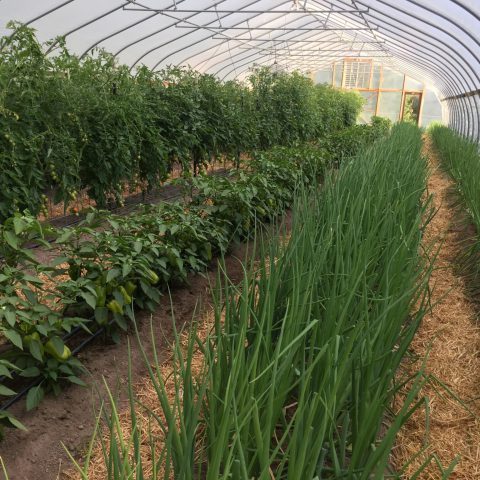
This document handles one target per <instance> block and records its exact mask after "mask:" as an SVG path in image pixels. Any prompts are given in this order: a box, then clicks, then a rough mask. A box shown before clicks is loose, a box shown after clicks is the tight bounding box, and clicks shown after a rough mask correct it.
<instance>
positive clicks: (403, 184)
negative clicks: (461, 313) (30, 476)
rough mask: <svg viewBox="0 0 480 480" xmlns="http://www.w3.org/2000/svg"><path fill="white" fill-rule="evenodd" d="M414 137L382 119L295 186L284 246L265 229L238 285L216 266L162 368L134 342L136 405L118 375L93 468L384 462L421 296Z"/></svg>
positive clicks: (127, 473)
mask: <svg viewBox="0 0 480 480" xmlns="http://www.w3.org/2000/svg"><path fill="white" fill-rule="evenodd" d="M421 145H422V141H421V133H420V131H419V129H418V128H417V127H415V126H413V125H409V124H402V125H398V126H395V127H394V128H393V131H392V134H391V136H390V137H389V138H387V139H386V140H381V141H379V142H377V143H376V145H375V146H374V147H372V148H371V149H367V150H364V151H363V152H361V153H360V155H359V156H358V157H357V158H355V160H354V161H351V162H345V163H344V164H342V165H341V166H340V169H339V171H335V172H331V173H330V174H328V173H327V175H326V179H325V182H324V185H323V187H322V188H321V189H318V188H308V187H307V188H301V189H300V190H299V191H297V195H296V204H295V207H294V211H293V220H294V224H293V228H292V231H291V236H290V239H289V241H288V244H287V245H285V244H284V239H283V238H281V236H280V235H278V236H276V237H274V238H273V239H271V240H270V241H269V242H268V243H267V244H265V245H264V246H263V247H261V249H260V252H259V253H260V254H261V255H260V260H259V264H254V262H252V263H251V265H246V267H245V272H246V273H245V276H244V280H243V281H242V283H241V284H240V285H232V284H231V283H230V282H229V280H228V278H223V280H222V278H220V279H219V280H220V282H219V283H221V284H222V283H223V287H222V288H219V289H218V290H215V292H214V297H215V302H214V313H215V322H214V328H213V331H212V332H211V333H210V334H209V335H208V337H207V338H206V339H203V340H200V339H199V338H198V336H197V333H196V331H195V328H193V329H192V330H191V332H190V334H189V335H188V341H185V340H184V339H183V338H182V339H181V338H180V336H179V337H177V340H178V341H177V344H176V350H175V363H174V365H173V367H172V374H171V375H169V378H168V379H165V378H163V371H164V370H163V368H162V367H161V366H159V365H158V364H157V365H153V366H152V367H151V366H150V365H151V360H150V359H147V358H146V356H145V360H146V364H147V366H148V368H149V369H150V370H149V371H150V379H151V382H152V384H153V387H154V389H153V391H155V392H156V395H157V396H158V398H155V399H154V400H153V403H152V410H148V409H145V408H144V402H145V399H143V400H142V403H141V404H138V403H137V401H136V399H135V397H134V394H133V389H132V388H131V389H130V400H131V409H130V410H131V415H132V416H131V422H132V423H131V426H129V427H128V428H126V431H122V429H121V428H120V426H121V422H120V419H119V416H118V415H119V414H118V413H117V412H118V409H117V408H116V406H115V404H114V403H113V404H112V407H113V408H112V409H110V410H109V411H111V412H112V415H111V416H110V417H109V425H107V428H106V429H105V430H103V429H101V431H102V432H109V433H110V436H109V437H108V438H107V442H105V443H103V444H102V446H103V448H102V449H101V450H100V449H98V450H97V451H98V452H99V455H103V456H104V458H103V460H104V467H105V470H106V472H107V473H106V474H105V476H106V477H107V476H108V478H112V479H120V478H133V477H136V478H147V477H148V478H150V476H149V474H148V473H147V472H153V474H152V478H164V479H169V478H188V479H194V478H205V479H207V480H209V479H212V480H213V479H215V480H218V479H229V478H235V479H240V478H243V479H246V478H258V479H270V478H285V479H300V478H302V479H312V478H322V479H333V478H350V479H378V480H380V479H383V478H385V475H389V474H390V473H391V474H392V477H393V476H395V474H394V473H392V469H393V466H392V465H391V464H390V454H391V449H392V446H393V443H394V438H395V435H396V433H397V432H398V430H399V429H400V427H401V426H402V424H403V423H404V422H405V421H406V420H407V419H408V417H409V416H410V414H411V413H412V411H413V410H415V409H416V408H418V405H420V403H421V401H420V402H419V403H418V404H417V403H415V402H417V401H418V398H416V396H417V394H418V388H419V386H420V385H419V383H421V381H422V380H421V377H420V376H419V377H418V378H416V379H415V378H413V379H412V378H410V381H411V382H410V384H411V385H412V390H411V391H410V393H409V394H408V395H407V397H406V399H405V403H404V404H403V406H402V407H401V409H400V411H398V412H395V414H392V412H391V411H390V408H391V404H392V399H393V397H394V395H396V392H397V388H399V387H397V386H396V385H403V379H402V378H401V376H398V378H397V380H398V383H397V381H396V380H395V378H396V375H398V369H399V366H400V363H401V361H402V358H403V357H404V355H405V353H406V351H407V349H408V346H409V344H410V342H411V340H412V337H413V336H414V334H415V332H416V330H417V327H418V325H419V322H420V321H421V318H422V316H423V314H424V311H425V309H426V308H427V304H428V298H427V296H428V276H429V271H430V265H428V264H427V263H426V261H425V260H424V259H423V258H422V256H421V253H420V252H421V248H420V243H421V240H422V231H423V229H424V227H425V224H426V222H428V219H429V218H430V207H429V200H428V197H426V198H425V196H424V194H425V191H426V175H427V166H426V162H425V160H424V159H423V158H422V156H421V153H420V152H421ZM198 355H201V356H202V358H203V360H204V362H203V366H201V367H200V368H199V369H196V370H195V371H196V374H195V375H194V374H193V373H192V372H193V370H192V369H193V365H198V363H199V362H198V358H196V357H198ZM194 359H195V361H194ZM166 382H168V384H169V385H168V386H167V384H166ZM172 383H173V385H172ZM151 391H152V390H151ZM172 397H173V398H172ZM158 406H161V411H160V413H159V411H158ZM140 410H141V414H140ZM154 411H155V413H153V412H154ZM137 413H138V414H137ZM102 418H103V416H102ZM386 420H387V421H386ZM99 421H100V420H99ZM130 427H131V428H130ZM126 432H128V433H126ZM101 435H103V433H102V434H101ZM159 446H160V447H162V448H159ZM89 451H90V453H91V450H89ZM142 452H148V455H145V456H143V454H142ZM89 460H90V458H88V457H87V459H86V462H85V466H84V467H79V468H80V470H83V474H82V478H89V475H90V472H89V465H90V463H89ZM98 461H99V459H98V458H95V465H96V468H97V469H98V466H99V462H98ZM398 470H401V469H398ZM396 473H397V474H400V473H401V472H400V471H397V472H396Z"/></svg>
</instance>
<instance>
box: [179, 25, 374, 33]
mask: <svg viewBox="0 0 480 480" xmlns="http://www.w3.org/2000/svg"><path fill="white" fill-rule="evenodd" d="M174 27H175V28H190V29H194V30H203V29H207V30H249V31H254V30H266V31H270V32H274V31H282V32H298V31H301V30H304V31H307V32H315V31H339V32H342V31H348V30H352V31H360V30H367V31H369V32H370V31H372V30H374V31H376V30H378V27H372V28H367V27H365V28H360V27H327V28H325V27H319V28H302V27H298V28H284V27H227V26H225V27H202V26H201V25H198V26H195V25H174Z"/></svg>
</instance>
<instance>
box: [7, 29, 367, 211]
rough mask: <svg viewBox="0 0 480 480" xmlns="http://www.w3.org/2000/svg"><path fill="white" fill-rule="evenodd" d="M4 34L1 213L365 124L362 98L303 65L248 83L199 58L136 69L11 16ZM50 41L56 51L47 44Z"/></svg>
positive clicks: (150, 181)
mask: <svg viewBox="0 0 480 480" xmlns="http://www.w3.org/2000/svg"><path fill="white" fill-rule="evenodd" d="M10 26H11V28H13V29H14V31H13V34H12V35H11V36H8V37H4V38H1V39H0V51H1V52H2V62H1V64H0V91H1V93H2V94H1V96H0V131H1V135H0V170H1V171H2V172H3V174H2V175H1V177H0V220H2V219H5V218H7V217H8V216H10V215H11V214H13V213H14V212H15V211H23V210H24V209H29V211H30V212H31V213H32V214H37V213H38V212H39V211H41V210H42V209H45V206H46V202H47V196H46V195H47V194H48V195H53V197H54V201H55V202H64V203H65V208H66V205H68V202H71V201H73V200H74V199H75V198H76V196H77V194H78V192H79V191H83V190H88V194H89V196H90V197H91V198H92V199H93V200H94V201H95V202H96V204H97V206H99V207H100V208H104V207H105V205H106V204H107V201H108V200H109V199H114V200H116V201H117V202H118V203H121V202H122V195H123V192H124V191H125V189H126V188H130V189H131V190H135V191H136V190H139V189H141V190H142V191H148V190H149V189H151V188H153V187H156V186H159V184H160V183H161V182H162V181H164V180H165V179H166V178H167V177H168V175H169V172H170V171H171V170H172V167H173V165H174V164H175V163H179V164H181V165H182V166H183V168H184V170H185V171H186V172H188V171H191V165H192V162H193V169H194V170H195V171H196V170H197V169H198V167H199V166H200V165H201V164H202V163H204V162H210V161H212V160H213V159H215V158H222V159H225V158H231V159H234V160H235V161H236V162H237V163H238V162H239V159H240V154H241V153H244V152H247V153H248V152H252V151H253V150H257V149H267V148H270V147H272V146H277V145H287V146H291V145H295V144H298V143H303V142H307V141H318V140H319V139H322V138H324V137H325V136H326V135H328V134H330V133H333V132H335V131H337V130H339V129H342V128H345V127H348V126H351V125H354V124H355V122H356V118H357V115H358V113H359V109H360V108H361V104H362V100H361V97H359V96H358V95H356V94H354V93H342V92H339V91H336V90H334V89H331V88H329V87H326V86H314V85H313V83H312V81H311V80H310V79H307V78H305V77H303V76H301V75H300V74H297V73H293V74H287V73H278V72H277V73H274V72H272V71H270V70H268V69H257V70H254V71H253V72H252V74H251V76H250V79H249V83H248V84H245V85H244V84H240V83H237V82H221V81H219V80H218V79H216V78H215V77H213V76H211V75H204V74H200V73H198V72H195V71H193V70H190V69H180V68H168V69H166V70H162V71H160V72H152V71H150V70H148V69H147V68H145V67H142V68H140V69H138V70H137V71H136V73H135V74H133V73H132V72H130V71H129V69H128V68H127V67H126V66H122V65H117V64H116V61H115V59H114V57H113V56H112V55H109V54H107V53H106V52H104V51H97V52H92V53H91V54H88V55H86V56H84V57H83V58H79V57H78V56H75V55H73V54H71V53H70V52H69V51H68V50H67V49H66V46H65V43H64V41H63V40H62V39H56V40H54V41H52V42H49V43H48V44H46V45H40V44H39V43H38V41H37V39H36V37H35V34H34V31H33V30H32V29H30V28H27V27H25V26H19V25H14V24H12V25H10ZM46 52H48V54H47V53H46Z"/></svg>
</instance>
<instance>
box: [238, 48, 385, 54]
mask: <svg viewBox="0 0 480 480" xmlns="http://www.w3.org/2000/svg"><path fill="white" fill-rule="evenodd" d="M237 48H238V49H239V50H259V51H262V52H272V53H274V52H277V53H279V52H283V51H287V52H292V51H293V52H317V53H321V52H337V53H349V52H354V53H357V52H361V53H365V52H385V50H384V49H382V48H373V49H372V48H368V49H365V50H363V49H362V50H361V49H359V50H352V49H350V48H345V49H343V50H339V49H337V48H335V49H325V50H324V49H323V48H317V49H312V48H308V49H306V48H305V49H301V48H297V49H294V48H287V47H282V48H272V47H270V48H255V47H237Z"/></svg>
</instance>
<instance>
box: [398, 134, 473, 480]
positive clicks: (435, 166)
mask: <svg viewBox="0 0 480 480" xmlns="http://www.w3.org/2000/svg"><path fill="white" fill-rule="evenodd" d="M424 153H425V154H426V155H428V157H429V161H430V168H431V175H430V179H429V182H428V188H429V190H430V192H431V193H433V194H434V206H435V208H436V209H438V211H437V214H436V216H435V217H434V218H433V221H432V223H431V224H430V226H429V228H428V230H427V232H426V238H425V242H426V243H427V244H429V243H431V242H433V244H434V245H435V246H436V247H437V248H438V247H440V249H439V253H438V258H437V261H436V268H435V271H434V272H433V275H432V278H431V280H430V287H431V289H432V291H433V293H432V295H433V296H432V305H433V310H432V312H431V313H429V314H428V315H427V316H426V317H425V318H424V320H423V323H422V325H421V327H420V329H419V331H418V333H417V335H416V337H415V338H414V340H413V344H412V350H413V353H414V355H418V356H419V357H421V358H424V357H425V355H427V354H428V359H427V363H426V373H427V374H429V375H431V376H434V377H436V378H438V379H439V380H440V381H441V382H443V384H444V385H445V386H446V387H448V389H449V390H451V391H452V392H453V393H454V394H455V395H456V396H457V397H458V399H455V398H453V397H452V395H449V394H448V392H447V391H446V389H445V388H442V386H440V385H439V384H438V383H437V384H436V385H435V382H431V383H429V384H427V385H426V387H425V388H424V389H423V390H422V392H421V393H422V395H425V396H426V398H427V402H428V405H429V410H430V425H429V429H427V428H426V422H425V407H423V408H421V409H420V410H419V411H417V412H416V413H415V414H414V416H413V417H412V418H411V420H410V421H409V422H408V423H407V424H406V426H405V428H404V429H403V430H402V431H401V432H400V434H399V436H398V437H397V443H396V446H395V449H394V452H393V463H394V464H395V465H396V466H397V467H398V466H401V465H404V464H405V463H406V462H407V461H408V460H410V459H411V458H412V457H413V456H414V455H416V454H417V453H418V452H419V450H420V449H421V448H422V447H424V446H425V445H427V448H426V450H425V452H424V453H423V454H422V455H420V456H419V457H418V458H416V459H415V460H414V461H413V462H412V464H411V465H410V466H409V467H408V468H407V469H406V472H405V475H404V477H403V478H405V479H410V478H412V475H413V474H414V472H415V471H416V470H417V469H418V468H419V467H420V466H421V465H422V464H423V463H424V462H425V461H426V460H427V458H428V457H429V456H430V455H435V456H436V457H437V458H438V459H439V460H440V462H441V464H442V465H443V467H439V465H438V463H437V462H436V461H435V460H434V459H432V461H431V462H430V465H429V467H428V469H427V470H426V471H425V472H423V473H422V474H420V476H419V477H418V478H419V479H442V478H444V477H443V476H442V468H447V467H448V465H450V464H451V462H452V461H454V459H455V457H456V456H459V457H460V461H459V463H458V465H457V466H456V467H455V469H454V471H453V473H452V474H451V475H450V477H448V478H452V479H464V480H473V479H480V420H479V416H478V415H479V413H480V357H479V352H480V328H479V325H478V323H477V312H476V311H475V307H474V304H473V302H472V301H471V299H470V298H469V297H468V294H467V291H466V285H465V281H464V279H463V278H462V277H461V276H459V274H458V269H457V268H456V264H457V261H458V256H459V254H460V252H461V248H462V246H461V242H462V241H465V238H466V236H467V235H468V233H469V230H468V225H467V226H465V214H464V213H463V214H462V212H460V211H459V209H458V208H456V207H455V198H453V197H452V188H453V183H452V181H451V179H450V178H449V177H448V175H447V174H446V173H445V172H442V171H441V169H440V167H439V161H438V158H437V156H436V153H435V151H434V150H433V148H432V145H431V140H430V138H429V137H426V138H425V151H424ZM461 217H463V218H461ZM470 233H471V231H470ZM442 242H443V243H442ZM415 367H416V368H418V364H417V365H416V366H415ZM415 367H411V368H412V369H413V368H415ZM459 399H461V401H459ZM462 402H463V403H464V405H462ZM427 432H428V433H427Z"/></svg>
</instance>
